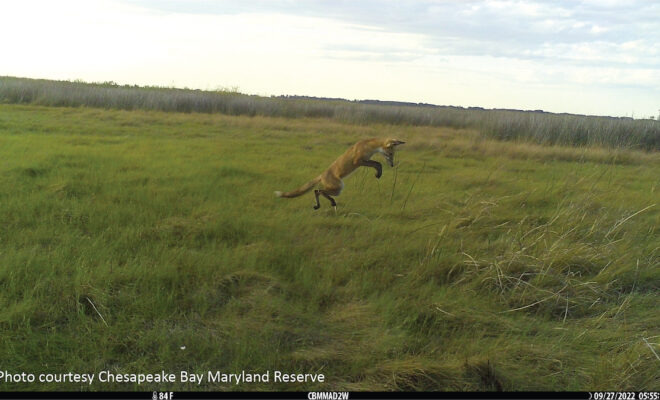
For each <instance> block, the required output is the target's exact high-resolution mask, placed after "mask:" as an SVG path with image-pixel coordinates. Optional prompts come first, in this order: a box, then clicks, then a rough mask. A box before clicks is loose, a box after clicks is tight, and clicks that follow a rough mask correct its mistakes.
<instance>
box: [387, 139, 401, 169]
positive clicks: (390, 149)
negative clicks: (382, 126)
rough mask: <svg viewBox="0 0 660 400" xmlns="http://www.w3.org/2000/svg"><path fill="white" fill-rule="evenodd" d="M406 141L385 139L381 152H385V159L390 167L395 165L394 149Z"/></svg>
mask: <svg viewBox="0 0 660 400" xmlns="http://www.w3.org/2000/svg"><path fill="white" fill-rule="evenodd" d="M404 143H406V142H403V141H401V140H398V139H385V141H384V142H383V147H381V149H382V150H381V153H383V156H385V160H386V161H387V163H388V164H389V165H390V167H393V166H394V149H395V148H396V146H398V145H400V144H404Z"/></svg>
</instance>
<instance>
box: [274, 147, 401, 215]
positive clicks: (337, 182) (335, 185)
mask: <svg viewBox="0 0 660 400" xmlns="http://www.w3.org/2000/svg"><path fill="white" fill-rule="evenodd" d="M404 143H406V142H403V141H401V140H398V139H392V138H384V139H383V138H371V139H364V140H360V141H359V142H357V143H355V144H354V145H353V146H351V147H349V148H348V150H346V151H345V152H344V154H342V155H341V156H339V158H337V159H336V160H335V162H333V163H332V164H331V165H330V167H328V169H326V170H325V171H323V172H322V173H321V175H319V176H317V177H316V178H314V179H312V180H311V181H309V182H307V183H305V184H304V185H302V186H301V187H299V188H298V189H296V190H292V191H290V192H284V193H283V192H280V191H276V192H275V196H277V197H284V198H292V197H298V196H302V195H303V194H305V193H307V192H309V191H310V190H312V189H313V188H315V187H317V186H319V184H320V188H319V189H315V190H314V197H315V199H316V205H315V206H314V209H315V210H318V209H319V208H321V203H320V202H319V196H323V197H325V198H326V199H328V200H329V201H330V205H331V206H332V207H334V209H335V211H337V202H336V201H335V199H334V198H332V196H339V194H340V193H341V191H342V189H343V188H344V182H343V181H342V179H343V178H346V177H347V176H348V175H350V174H351V173H352V172H353V171H355V170H356V169H357V168H358V167H371V168H374V169H375V170H376V178H377V179H380V177H381V175H382V174H383V166H382V165H381V163H379V162H378V161H374V160H371V157H372V156H373V155H374V154H376V153H380V154H382V155H383V157H384V158H385V161H387V163H388V164H389V166H390V167H394V150H395V148H396V147H397V146H399V145H402V144H404Z"/></svg>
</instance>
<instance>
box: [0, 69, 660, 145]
mask: <svg viewBox="0 0 660 400" xmlns="http://www.w3.org/2000/svg"><path fill="white" fill-rule="evenodd" d="M0 103H11V104H16V103H18V104H35V105H48V106H60V107H79V106H87V107H100V108H110V109H122V110H158V111H174V112H187V113H189V112H200V113H220V114H226V115H247V116H266V117H286V118H328V119H331V120H333V121H337V122H343V123H350V124H357V125H371V124H392V125H403V126H411V125H412V126H432V127H450V128H459V129H472V130H475V131H477V132H478V133H479V135H480V136H482V137H483V138H485V139H496V140H504V141H517V142H520V141H525V142H528V143H534V144H543V145H562V146H592V147H593V146H597V147H609V148H622V149H641V150H646V151H654V150H655V151H657V150H660V121H654V120H650V119H647V120H633V119H632V118H611V117H594V116H584V115H570V114H552V113H547V112H542V111H516V110H484V109H481V108H469V109H465V108H461V107H446V106H442V107H438V106H432V105H428V104H426V105H425V104H420V105H412V104H407V105H403V104H404V103H387V102H380V103H379V102H375V104H374V102H373V101H366V102H351V101H346V100H339V99H334V100H329V99H314V98H298V97H288V98H284V97H260V96H248V95H245V94H241V93H238V92H237V91H235V90H231V91H201V90H189V89H173V88H160V87H146V88H142V87H137V86H119V85H117V84H115V83H113V82H107V83H102V84H88V83H84V82H66V81H48V80H34V79H23V78H13V77H0Z"/></svg>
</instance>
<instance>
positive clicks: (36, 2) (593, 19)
mask: <svg viewBox="0 0 660 400" xmlns="http://www.w3.org/2000/svg"><path fill="white" fill-rule="evenodd" d="M7 8H8V10H6V21H7V23H5V24H3V26H2V27H0V34H3V35H4V36H5V37H10V38H12V39H11V40H10V41H7V42H8V43H7V46H6V47H7V48H6V49H5V52H4V55H5V57H4V60H3V62H2V63H0V75H4V76H16V77H26V78H33V79H52V80H68V81H74V80H82V81H85V82H90V83H94V82H108V81H112V82H116V83H118V84H121V85H139V86H161V87H178V88H190V89H201V90H217V89H235V90H237V91H239V92H241V93H244V94H250V95H260V96H287V95H288V96H309V97H317V98H341V99H346V100H349V101H351V100H358V101H360V100H378V101H395V102H404V103H426V104H432V105H442V106H454V107H464V108H469V107H479V108H484V109H511V110H526V111H535V110H543V111H545V112H551V113H569V114H581V115H597V116H612V117H633V118H649V117H656V116H658V109H659V108H660V98H658V96H657V93H658V91H660V44H658V43H655V42H653V41H652V40H651V39H650V38H652V37H657V35H658V34H660V24H657V22H656V20H655V19H654V16H655V15H659V12H660V5H658V4H652V3H651V2H646V1H633V2H617V1H606V2H602V1H600V2H599V1H580V2H571V1H559V2H543V1H532V2H521V1H505V0H492V1H486V0H484V1H469V2H459V1H416V2H413V1H408V2H389V1H385V2H375V1H365V2H360V3H352V2H325V1H310V2H304V3H301V2H298V1H253V2H250V3H249V4H246V2H238V1H201V0H198V1H180V0H170V1H154V0H101V1H95V2H85V1H82V0H68V1H63V2H58V3H56V4H55V3H51V2H46V1H41V0H28V1H24V2H20V3H19V4H12V5H10V6H8V7H7ZM25 21H31V23H32V24H33V25H34V26H37V27H38V28H37V29H34V30H31V31H26V30H25V29H22V28H21V27H23V26H24V24H25ZM17 32H19V34H17ZM72 39H75V40H72Z"/></svg>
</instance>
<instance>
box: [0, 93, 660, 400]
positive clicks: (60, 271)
mask: <svg viewBox="0 0 660 400" xmlns="http://www.w3.org/2000/svg"><path fill="white" fill-rule="evenodd" d="M370 136H394V137H397V138H400V139H402V140H405V141H407V144H406V145H404V146H402V148H401V151H400V152H399V153H398V155H397V161H398V162H399V164H398V165H397V167H396V168H394V169H392V168H389V167H385V168H384V171H383V177H382V178H381V179H380V180H376V179H375V178H374V177H373V170H371V169H366V168H362V169H359V170H358V171H356V173H354V174H353V175H352V176H350V177H349V178H348V179H346V181H345V183H346V186H345V189H344V192H343V193H342V195H341V196H339V197H337V201H338V204H339V207H338V212H337V213H336V214H335V213H334V212H333V210H332V209H331V208H330V207H329V205H328V203H327V202H325V201H324V199H322V201H324V202H323V203H322V208H321V209H320V210H318V211H314V210H312V206H313V204H314V201H313V195H311V194H308V195H306V196H304V197H301V198H297V199H278V198H275V197H274V196H273V191H274V190H291V189H294V188H296V187H298V186H300V185H301V184H303V183H305V182H306V181H308V180H309V179H311V178H312V177H314V176H316V175H317V174H318V173H319V172H320V171H322V170H323V169H325V168H326V167H327V166H328V165H329V164H330V163H331V162H332V161H333V160H334V159H335V158H336V157H337V156H338V155H339V154H341V153H342V152H343V151H344V150H345V149H346V147H347V146H349V145H350V144H352V143H354V142H355V141H357V140H358V139H360V138H364V137H370ZM0 159H1V160H2V162H1V163H0V183H1V185H0V226H2V230H0V337H2V341H0V360H2V361H1V362H0V369H1V370H6V371H8V372H13V373H20V372H33V373H41V372H53V373H59V372H69V371H72V372H79V373H98V372H100V371H103V370H109V371H112V372H115V373H157V372H160V371H161V370H165V371H169V372H173V373H178V372H179V371H181V370H186V371H190V372H197V373H205V372H206V371H216V370H220V371H223V372H228V373H236V372H238V373H240V371H241V370H246V371H252V372H258V373H264V372H266V371H274V370H281V371H285V372H290V373H294V372H295V373H318V372H321V373H324V374H325V376H326V382H325V383H323V384H276V383H272V382H271V383H268V384H243V385H239V386H236V385H230V384H219V385H208V384H205V385H202V386H196V385H187V384H180V383H177V384H174V385H148V384H147V385H143V386H140V387H138V386H136V385H133V384H106V385H104V384H98V383H95V384H94V385H92V386H91V387H89V386H86V385H80V384H37V383H35V384H32V385H26V384H12V383H3V382H0V390H49V389H50V390H90V389H91V390H132V389H139V390H152V389H156V388H158V389H161V390H311V389H314V390H316V389H319V390H498V389H504V390H606V389H607V390H651V389H655V390H657V389H658V388H659V387H660V359H658V358H657V357H656V355H655V354H654V353H653V351H655V352H656V353H660V348H659V346H658V342H660V313H658V307H659V305H660V294H659V291H658V288H659V287H660V202H659V201H658V199H659V198H660V197H659V196H658V193H659V191H660V180H659V179H660V177H659V175H658V170H659V169H658V168H659V167H660V155H659V154H658V153H644V152H638V151H633V150H617V149H605V148H589V147H576V148H572V147H571V148H569V147H559V146H537V145H533V144H526V143H513V142H511V143H508V142H497V141H490V140H486V139H484V138H483V136H482V135H481V134H480V133H479V132H477V131H472V130H456V129H450V128H437V127H412V126H393V125H383V124H369V125H355V124H349V123H342V122H338V121H334V120H331V119H308V118H302V119H284V118H270V117H260V116H256V117H247V116H226V115H219V114H197V113H188V114H181V113H163V112H157V111H119V110H101V109H91V108H56V107H40V106H18V105H0ZM647 342H648V344H647ZM183 346H185V349H182V347H183Z"/></svg>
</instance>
